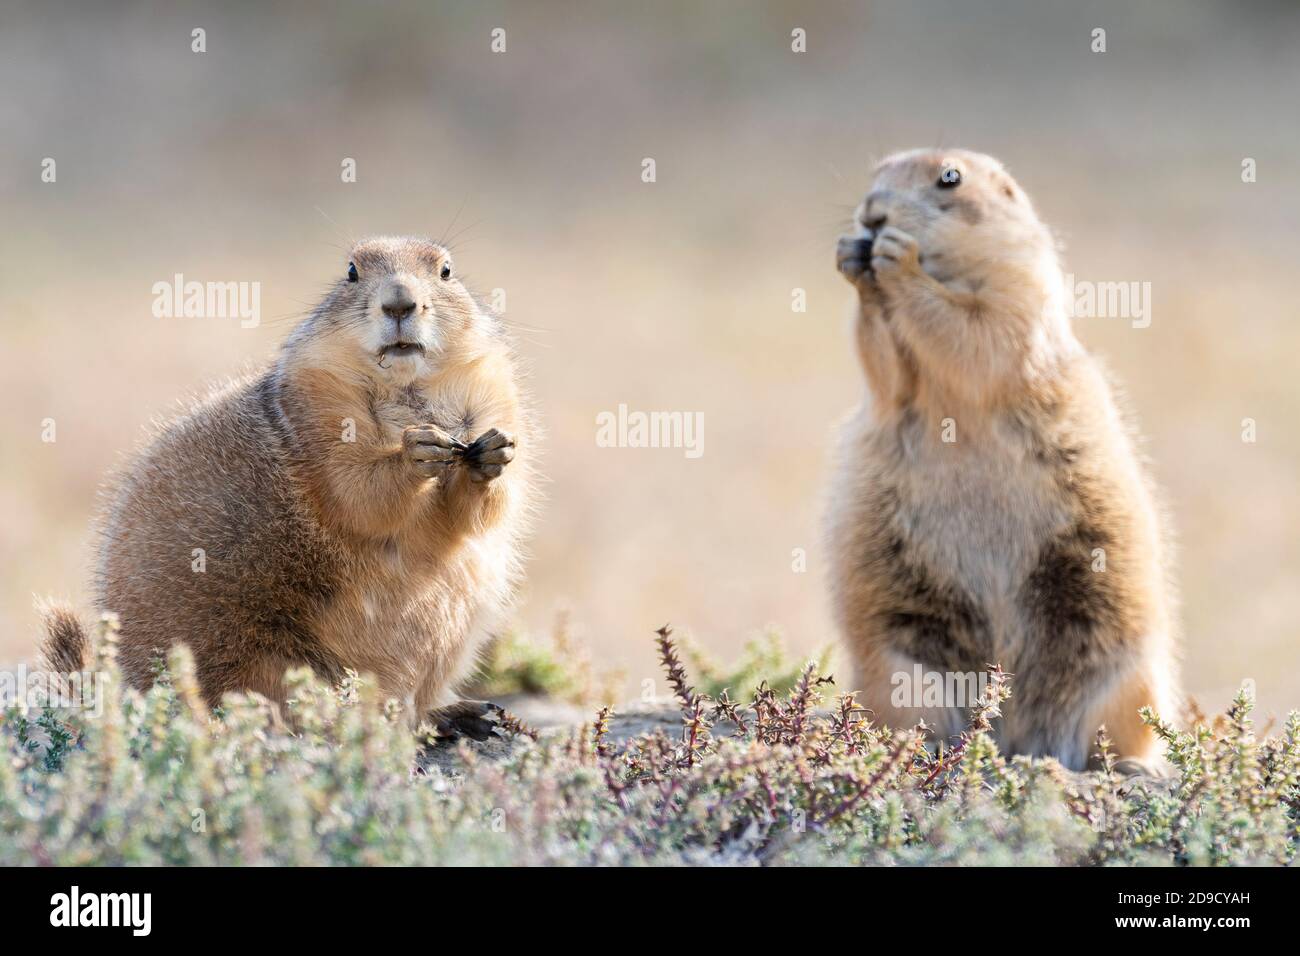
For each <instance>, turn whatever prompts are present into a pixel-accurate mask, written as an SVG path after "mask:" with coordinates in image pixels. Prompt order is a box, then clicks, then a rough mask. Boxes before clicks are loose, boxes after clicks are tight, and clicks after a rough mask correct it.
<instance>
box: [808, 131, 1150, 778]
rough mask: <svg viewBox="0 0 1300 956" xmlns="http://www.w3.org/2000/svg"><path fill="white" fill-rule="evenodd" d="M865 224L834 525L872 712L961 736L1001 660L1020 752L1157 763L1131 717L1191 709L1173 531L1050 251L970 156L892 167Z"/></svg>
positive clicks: (868, 206) (1019, 198) (1017, 196)
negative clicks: (1176, 640)
mask: <svg viewBox="0 0 1300 956" xmlns="http://www.w3.org/2000/svg"><path fill="white" fill-rule="evenodd" d="M855 218H856V226H857V231H856V232H854V233H853V234H851V235H847V236H844V237H842V238H841V239H840V241H839V246H838V250H837V264H838V267H839V270H840V272H841V273H842V274H843V275H844V276H845V278H847V279H848V280H849V281H850V282H851V283H853V285H854V287H855V288H856V289H857V291H858V297H859V308H858V310H857V316H856V320H855V323H854V337H855V343H856V346H857V351H858V354H859V357H860V360H861V362H862V366H863V368H864V369H865V371H866V378H867V386H868V388H867V393H868V394H867V396H866V398H865V400H864V402H863V404H862V406H861V407H860V408H858V409H857V410H856V411H854V412H853V413H852V414H851V415H850V416H849V418H848V419H847V420H846V421H845V423H844V424H843V426H842V432H841V440H840V444H839V452H838V460H837V463H836V470H835V474H834V479H833V484H832V490H831V501H830V508H829V515H828V518H829V529H828V533H829V544H830V561H831V565H832V571H831V589H832V601H833V605H834V612H835V616H836V619H837V623H838V626H839V628H840V630H841V632H842V634H843V637H844V640H845V642H846V643H847V646H848V649H849V652H850V654H851V656H852V660H853V663H854V667H855V677H856V682H855V687H856V689H858V690H860V692H861V697H862V703H863V704H864V705H865V706H866V707H868V708H870V709H871V710H872V711H874V713H875V715H876V718H877V719H878V720H881V721H883V722H885V723H888V724H890V725H892V726H911V725H913V724H915V723H917V721H918V720H924V721H925V723H926V724H927V725H928V726H929V727H930V728H931V729H932V731H933V732H934V734H935V738H936V740H938V741H945V740H947V739H948V738H949V737H950V736H951V735H953V734H956V733H957V732H959V731H960V730H961V729H962V727H963V726H964V724H965V722H966V720H967V719H968V717H969V708H970V706H971V704H973V703H974V701H973V700H969V699H961V700H957V699H952V697H953V695H952V693H951V691H950V690H949V688H953V689H957V688H961V687H969V686H970V683H969V681H968V680H966V679H965V677H964V675H970V674H978V673H979V672H981V671H983V670H984V669H985V666H986V665H987V664H991V663H992V664H999V665H1001V666H1002V667H1003V668H1004V669H1005V670H1006V671H1007V672H1009V673H1011V674H1013V675H1014V678H1013V680H1012V682H1011V687H1012V697H1011V699H1010V701H1009V702H1008V703H1007V705H1006V706H1005V708H1004V714H1003V717H1002V718H1001V719H1000V720H998V721H996V722H995V725H994V730H995V733H996V734H997V736H998V738H999V740H1000V742H1001V744H1002V745H1003V747H1004V749H1006V750H1007V751H1009V752H1013V753H1023V754H1031V755H1040V756H1042V755H1050V756H1054V757H1056V758H1058V759H1059V760H1060V761H1061V762H1062V763H1063V764H1064V765H1065V766H1067V767H1069V768H1072V769H1081V768H1083V767H1085V766H1086V765H1087V764H1088V762H1089V757H1090V753H1091V751H1092V750H1093V749H1094V747H1093V744H1094V740H1095V736H1096V733H1097V730H1098V728H1099V727H1100V726H1102V725H1105V727H1106V729H1107V731H1108V732H1109V735H1110V737H1111V738H1112V740H1113V742H1114V745H1115V750H1116V752H1117V754H1118V755H1119V756H1120V757H1121V758H1129V759H1130V760H1131V761H1133V762H1134V763H1136V764H1139V765H1145V766H1153V765H1154V764H1158V763H1159V758H1160V754H1159V748H1158V744H1157V741H1156V739H1155V737H1154V736H1153V735H1152V734H1151V733H1150V731H1149V730H1147V729H1146V728H1145V727H1144V726H1143V725H1142V723H1141V721H1140V719H1139V716H1138V709H1139V708H1140V707H1142V706H1144V705H1150V706H1151V707H1153V708H1155V709H1156V710H1157V711H1159V712H1161V713H1163V714H1172V713H1173V711H1172V708H1173V707H1174V706H1175V702H1176V694H1175V678H1174V663H1173V639H1172V627H1173V622H1172V607H1171V605H1172V598H1171V596H1170V590H1169V587H1168V585H1167V583H1166V579H1165V575H1164V560H1165V559H1164V557H1163V554H1162V547H1163V542H1162V536H1161V531H1160V527H1159V520H1158V515H1157V511H1156V508H1155V505H1154V502H1153V495H1152V489H1151V484H1150V482H1149V480H1148V479H1147V477H1146V475H1145V474H1144V472H1143V470H1142V468H1141V467H1140V465H1139V463H1138V461H1137V458H1136V456H1135V454H1134V450H1133V447H1132V440H1131V438H1130V434H1129V429H1128V427H1127V426H1126V424H1125V423H1124V421H1123V419H1122V418H1121V416H1120V414H1119V413H1118V411H1117V410H1116V407H1115V403H1114V400H1113V399H1112V396H1111V390H1110V388H1109V386H1108V384H1107V382H1106V380H1105V379H1104V378H1103V376H1102V374H1101V372H1100V371H1099V369H1098V368H1097V366H1096V365H1095V364H1094V362H1093V360H1092V359H1091V358H1090V357H1089V356H1088V354H1087V353H1086V352H1085V351H1084V350H1083V348H1082V347H1081V346H1080V344H1079V343H1078V341H1077V340H1076V339H1075V337H1074V334H1073V332H1072V331H1071V329H1070V324H1069V321H1068V318H1067V312H1066V308H1065V299H1064V288H1063V287H1064V283H1063V280H1062V276H1061V273H1060V269H1059V266H1058V264H1057V259H1056V252H1055V248H1054V244H1053V241H1052V238H1051V235H1050V234H1049V232H1048V230H1047V228H1046V227H1045V226H1044V225H1043V224H1042V223H1041V222H1040V221H1039V220H1038V217H1037V215H1036V214H1035V212H1034V209H1033V207H1032V206H1031V204H1030V202H1029V199H1028V198H1027V197H1026V196H1025V194H1024V192H1023V191H1022V190H1021V189H1020V187H1019V186H1018V185H1017V184H1016V183H1015V182H1014V181H1013V180H1012V178H1011V177H1010V175H1008V173H1007V172H1006V170H1005V169H1003V167H1002V165H1001V164H1000V163H998V162H997V161H996V160H994V159H992V158H990V157H988V156H984V155H981V154H978V153H971V152H966V151H962V150H949V151H932V150H918V151H913V152H907V153H900V154H897V155H894V156H891V157H890V158H888V159H886V160H885V161H884V162H883V163H881V164H880V166H879V167H878V168H877V170H876V178H875V182H874V184H873V185H872V187H871V191H870V193H869V194H868V196H867V197H866V199H865V200H864V201H863V202H862V204H861V206H860V207H859V208H858V210H857V213H856V217H855ZM918 665H919V667H918ZM918 671H919V672H920V673H921V674H923V675H925V676H924V680H925V682H928V684H929V686H930V687H931V688H934V687H937V686H942V687H944V688H945V691H944V695H943V696H941V697H938V698H937V699H936V698H935V696H934V695H933V694H928V695H927V694H926V693H925V688H924V687H917V686H916V676H917V674H918ZM936 681H938V682H940V683H936Z"/></svg>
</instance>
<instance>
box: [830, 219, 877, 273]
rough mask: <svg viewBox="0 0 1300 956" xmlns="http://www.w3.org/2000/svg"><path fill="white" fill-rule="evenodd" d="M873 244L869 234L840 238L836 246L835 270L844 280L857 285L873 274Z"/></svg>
mask: <svg viewBox="0 0 1300 956" xmlns="http://www.w3.org/2000/svg"><path fill="white" fill-rule="evenodd" d="M871 244H872V236H871V233H869V232H859V233H849V234H848V235H844V236H840V238H839V241H838V242H837V243H836V244H835V268H836V269H838V270H839V271H840V274H841V275H842V276H844V278H846V279H848V280H849V281H850V282H852V283H855V284H856V283H857V282H858V280H859V279H861V278H862V277H863V276H866V275H869V274H870V273H871Z"/></svg>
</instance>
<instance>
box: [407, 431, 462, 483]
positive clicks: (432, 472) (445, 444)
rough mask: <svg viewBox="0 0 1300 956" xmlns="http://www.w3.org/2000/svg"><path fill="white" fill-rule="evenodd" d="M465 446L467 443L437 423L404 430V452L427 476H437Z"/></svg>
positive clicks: (415, 467) (414, 466) (416, 469)
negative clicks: (448, 432) (451, 434)
mask: <svg viewBox="0 0 1300 956" xmlns="http://www.w3.org/2000/svg"><path fill="white" fill-rule="evenodd" d="M464 448H465V443H464V442H462V441H460V440H458V439H456V438H453V437H452V436H450V435H448V434H447V433H446V432H445V431H443V430H442V429H441V428H439V427H438V426H437V425H411V426H410V427H408V428H405V429H403V430H402V452H403V454H405V455H406V460H407V461H409V462H410V463H411V466H412V467H413V468H414V469H415V471H416V472H417V473H418V474H420V475H423V476H424V477H425V478H436V477H437V476H438V475H441V474H443V472H444V470H445V469H446V468H447V466H448V465H450V464H451V463H452V462H453V461H454V460H455V457H456V454H457V453H458V452H459V451H461V450H463V449H464Z"/></svg>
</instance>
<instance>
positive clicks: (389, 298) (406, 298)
mask: <svg viewBox="0 0 1300 956" xmlns="http://www.w3.org/2000/svg"><path fill="white" fill-rule="evenodd" d="M379 308H380V309H382V310H383V313H384V315H386V316H388V317H389V318H391V319H394V320H396V321H398V322H401V321H402V319H404V318H406V317H407V316H409V315H410V314H411V313H412V312H414V311H415V296H413V295H411V290H410V289H409V288H408V287H407V286H405V285H403V284H401V283H397V284H394V285H391V286H389V287H388V288H387V289H385V290H384V297H383V299H381V300H380V302H379Z"/></svg>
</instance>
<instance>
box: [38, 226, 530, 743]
mask: <svg viewBox="0 0 1300 956" xmlns="http://www.w3.org/2000/svg"><path fill="white" fill-rule="evenodd" d="M349 260H350V261H349V262H347V263H346V264H345V266H341V267H340V269H339V273H338V278H337V280H336V281H335V282H334V283H333V285H332V287H331V288H330V290H329V291H328V293H327V294H326V295H325V297H324V299H323V301H322V302H321V303H320V304H319V305H318V306H317V307H316V308H315V310H314V311H313V312H312V313H311V314H310V315H309V316H308V317H307V318H306V319H304V320H303V321H302V322H301V323H300V324H299V325H298V326H297V328H296V329H294V331H293V332H292V333H291V334H290V335H289V337H288V339H287V340H286V341H285V343H284V345H283V346H282V348H281V350H280V352H279V355H278V357H277V358H276V359H275V361H274V362H273V363H271V365H270V366H269V367H268V368H265V369H263V370H262V371H259V372H256V373H254V374H251V375H248V376H246V377H243V378H241V379H238V380H236V381H233V382H230V383H228V384H226V385H224V386H222V387H219V388H216V389H214V390H213V391H212V392H211V393H210V394H209V395H207V396H206V397H205V398H203V399H201V400H199V401H197V402H195V403H193V404H192V406H191V407H190V408H189V409H188V410H187V411H186V412H185V413H184V414H182V415H180V416H179V417H177V418H176V419H174V420H173V421H171V422H169V423H167V424H165V425H163V426H161V428H160V429H159V430H158V431H157V433H156V434H155V435H154V436H153V438H152V440H151V441H150V442H149V444H148V445H147V447H146V448H145V449H144V450H143V451H142V452H141V453H140V454H139V455H138V456H137V457H136V458H135V460H134V461H132V462H131V463H130V465H129V466H128V467H127V469H126V471H125V473H124V475H123V476H122V478H121V480H120V482H119V483H118V486H117V488H116V490H115V491H114V492H113V493H112V494H111V496H110V497H109V503H108V507H107V512H106V514H105V515H104V516H103V518H102V536H101V543H100V546H99V554H98V558H99V562H98V574H97V579H98V580H97V592H98V595H97V603H98V605H99V606H100V607H101V608H102V609H103V610H107V611H113V612H116V613H117V614H118V615H119V616H120V620H121V628H122V630H121V638H120V645H119V658H120V660H121V663H122V666H123V669H124V672H125V674H126V676H127V678H128V680H129V681H130V682H131V683H132V684H134V685H136V686H139V687H145V686H148V684H149V683H151V681H152V677H153V669H152V660H153V659H154V658H155V657H156V655H158V654H159V653H160V652H165V650H166V648H167V647H168V646H170V645H171V644H172V643H174V642H177V641H183V642H185V643H187V644H188V645H189V646H190V648H191V649H192V652H193V654H194V657H195V663H196V669H197V673H198V679H199V683H200V686H201V689H202V691H203V694H204V696H205V697H206V698H207V699H208V701H209V702H211V703H215V702H217V701H218V700H219V699H220V698H221V695H222V694H224V693H225V692H227V691H256V692H258V693H261V694H263V695H265V696H266V697H268V698H270V699H271V700H274V701H282V700H283V699H284V687H283V683H282V677H283V675H284V672H285V669H286V668H288V667H291V666H297V665H309V666H311V667H312V668H313V669H314V670H315V671H317V672H318V673H319V674H320V675H322V676H323V677H325V678H327V679H336V678H338V677H341V676H342V675H343V672H344V670H345V668H353V669H355V670H357V671H359V672H362V673H371V674H373V675H375V677H376V678H377V680H378V683H379V685H380V688H381V689H382V691H383V692H384V693H386V694H387V695H389V696H393V697H398V698H401V699H403V700H405V701H406V702H407V703H408V705H409V706H411V707H413V708H414V714H413V716H414V717H415V718H416V719H418V718H419V717H421V716H423V715H424V714H427V713H428V712H430V711H442V712H443V713H444V714H445V713H455V714H457V716H458V719H459V717H460V716H466V714H460V712H458V711H456V709H455V708H451V710H448V707H449V705H451V704H452V703H453V701H454V700H455V693H454V690H455V687H456V684H457V682H458V681H459V680H460V679H462V678H463V677H465V676H466V675H467V672H468V671H469V670H470V668H471V667H472V665H473V664H474V662H475V652H476V651H477V650H478V649H479V648H480V646H481V645H482V643H483V641H484V638H486V637H488V636H489V635H490V633H491V631H492V628H493V627H494V626H495V625H496V624H497V623H498V620H499V618H500V616H501V612H502V611H503V610H504V609H505V608H506V606H507V604H508V601H509V599H510V597H511V593H512V590H513V587H514V585H515V583H516V580H517V578H518V575H519V571H520V547H521V539H522V537H523V535H524V532H525V529H526V527H527V524H528V517H529V512H530V502H531V499H532V488H533V485H534V478H533V469H532V463H531V458H532V449H531V445H530V442H531V439H532V431H533V429H532V426H531V424H530V415H529V411H528V407H527V403H526V401H525V398H524V396H523V394H522V392H521V386H520V382H519V375H518V373H517V370H516V363H515V359H514V357H513V353H512V349H511V346H510V344H509V342H508V339H507V336H506V332H505V329H504V328H503V326H502V324H501V322H500V321H499V320H498V319H497V318H495V317H493V316H490V315H488V314H486V313H484V312H482V311H480V310H479V308H478V307H477V306H476V304H475V302H474V300H473V299H472V298H471V297H470V295H469V294H468V293H467V292H466V290H465V288H464V287H463V286H462V285H461V283H460V281H459V280H458V278H457V277H456V275H455V272H454V270H453V267H452V262H451V257H450V255H449V254H448V252H447V250H445V249H444V248H442V247H440V246H438V245H436V244H434V243H432V242H429V241H427V240H423V239H410V238H387V237H384V238H372V239H367V240H364V241H362V242H360V243H359V244H357V245H356V246H355V247H354V248H353V249H352V250H351V253H350V256H349ZM46 622H47V631H48V637H47V639H46V656H47V658H48V659H49V661H50V663H51V664H52V665H53V666H54V667H55V668H56V669H60V670H70V669H73V668H75V667H78V666H80V660H81V658H82V656H83V655H84V653H85V650H84V644H85V638H84V634H83V632H82V629H81V627H80V626H79V625H78V624H77V622H76V619H75V617H74V616H73V615H72V613H71V612H70V611H69V610H68V609H67V608H66V607H60V606H54V607H52V608H50V609H49V610H47V612H46ZM470 710H473V708H470ZM467 713H468V712H467ZM470 716H471V717H472V718H473V719H476V718H477V716H478V715H476V714H475V715H470Z"/></svg>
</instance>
